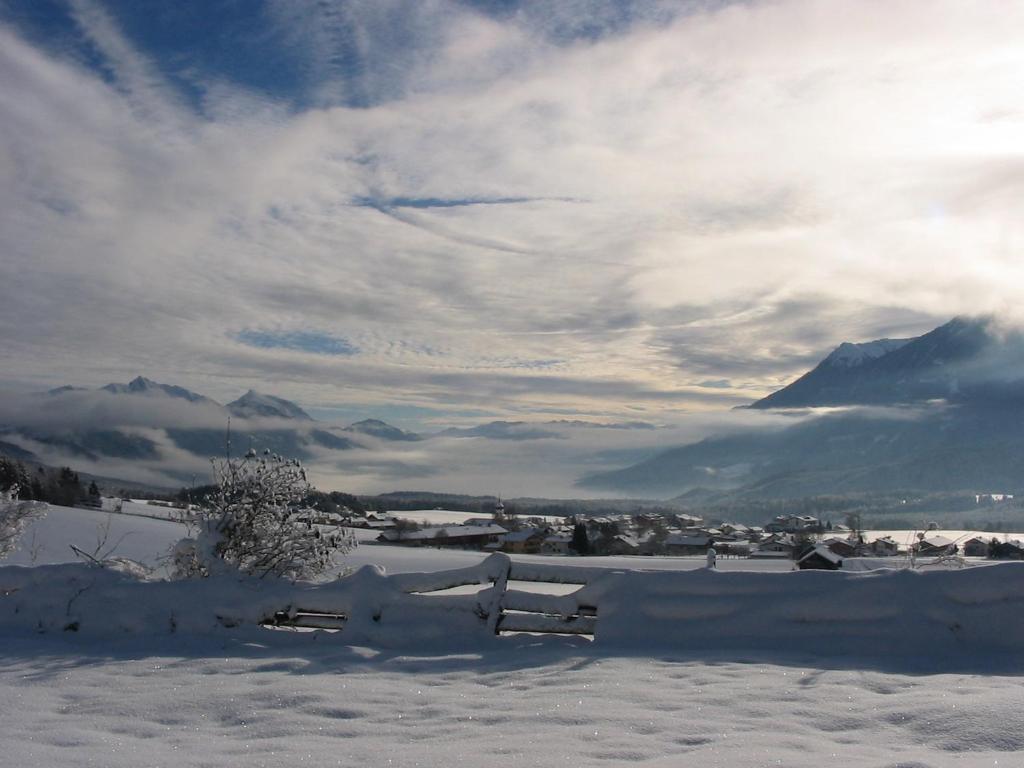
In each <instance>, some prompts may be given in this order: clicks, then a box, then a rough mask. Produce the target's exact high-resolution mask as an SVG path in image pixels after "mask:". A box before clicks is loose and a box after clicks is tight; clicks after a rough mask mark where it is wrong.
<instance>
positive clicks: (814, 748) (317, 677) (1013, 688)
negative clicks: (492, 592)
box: [0, 633, 1024, 768]
mask: <svg viewBox="0 0 1024 768" xmlns="http://www.w3.org/2000/svg"><path fill="white" fill-rule="evenodd" d="M264 634H267V635H270V637H269V639H263V640H261V641H259V642H255V641H254V640H253V639H252V638H248V639H245V640H241V639H240V640H238V641H231V642H227V643H224V642H221V643H215V644H202V643H194V644H189V643H182V642H172V641H171V640H167V641H161V642H157V643H153V642H152V641H147V642H144V643H143V642H139V641H132V640H123V641H115V642H113V643H109V642H107V643H104V644H102V645H99V644H89V643H83V642H81V641H76V640H75V639H73V638H66V637H49V636H47V637H38V638H37V637H31V638H5V639H4V654H3V657H2V659H0V696H2V697H0V701H2V702H3V704H2V705H0V707H2V708H0V716H2V718H3V723H4V727H3V730H2V731H0V755H2V757H0V763H2V764H3V765H9V766H35V765H39V766H43V765H45V766H110V767H111V768H117V767H121V766H123V767H124V768H138V767H139V766H175V767H178V766H226V765H251V766H293V765H315V766H323V765H340V766H353V767H355V766H396V767H403V766H409V767H412V766H424V767H434V766H438V767H442V766H456V765H468V766H499V765H527V766H616V765H623V764H627V763H628V764H641V765H648V766H673V767H675V766H679V765H695V766H723V767H727V768H762V767H763V766H779V765H781V766H787V767H789V768H797V767H802V766H806V767H807V768H819V767H820V766H821V765H837V766H865V767H867V768H895V767H896V766H902V768H911V767H913V768H946V767H949V768H953V767H957V768H968V767H970V768H974V767H976V766H977V767H979V768H980V766H1018V765H1021V764H1022V760H1024V752H1022V750H1024V707H1022V706H1021V704H1022V697H1021V683H1022V681H1021V679H1020V677H1019V676H1018V675H1017V673H1016V672H1011V673H1007V672H1005V671H998V672H997V671H987V672H985V671H983V672H978V671H975V672H964V671H935V670H930V669H929V668H928V667H927V665H924V666H922V667H921V668H911V669H886V668H877V667H871V666H866V667H865V666H864V665H863V664H861V663H860V662H858V661H857V660H856V659H835V660H822V659H821V658H816V659H814V660H813V661H811V660H800V659H796V658H795V659H788V660H779V659H773V660H770V661H768V660H759V659H757V658H756V657H754V656H752V657H749V658H746V659H742V660H736V659H724V658H714V657H710V658H709V657H702V658H686V657H676V658H666V657H653V658H649V657H629V656H615V657H608V656H604V655H597V654H595V653H593V652H592V651H591V650H590V649H588V648H586V647H585V646H583V645H581V643H580V641H576V642H572V641H565V640H554V641H550V642H549V641H543V642H541V641H536V640H534V639H532V638H526V637H523V638H522V639H515V638H509V639H508V640H509V642H508V643H506V644H503V646H502V648H501V649H500V651H493V652H489V653H484V654H465V655H455V656H446V657H429V656H423V657H416V656H388V655H378V654H376V653H375V652H374V651H372V650H370V649H365V648H352V647H347V646H345V645H344V644H343V643H342V642H341V641H340V636H338V635H335V636H331V635H322V636H319V637H316V636H314V635H309V634H305V635H302V634H288V635H284V633H264ZM314 638H315V639H314Z"/></svg>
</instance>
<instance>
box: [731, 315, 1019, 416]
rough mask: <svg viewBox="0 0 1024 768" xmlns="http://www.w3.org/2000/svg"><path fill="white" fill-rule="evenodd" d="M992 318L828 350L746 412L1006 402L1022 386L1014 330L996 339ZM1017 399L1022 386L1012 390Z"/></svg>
mask: <svg viewBox="0 0 1024 768" xmlns="http://www.w3.org/2000/svg"><path fill="white" fill-rule="evenodd" d="M994 323H995V321H994V319H993V318H991V317H983V318H964V317H956V318H954V319H953V320H951V321H949V322H948V323H946V324H945V325H941V326H939V327H938V328H935V329H934V330H932V331H929V332H928V333H926V334H924V335H922V336H918V337H917V338H913V339H880V340H878V341H872V342H866V343H860V344H851V343H849V342H845V343H843V344H841V345H839V346H838V347H837V348H836V349H835V350H833V351H832V352H831V353H830V354H829V355H828V356H827V357H826V358H825V359H824V360H822V361H821V362H820V363H819V364H818V365H817V366H815V367H814V368H813V369H812V370H810V371H808V372H807V373H805V374H804V375H803V376H801V377H800V378H799V379H797V380H796V381H794V382H793V383H792V384H789V385H788V386H786V387H783V388H782V389H780V390H778V391H777V392H773V393H772V394H770V395H768V396H767V397H764V398H762V399H761V400H758V401H757V402H755V403H753V404H752V405H750V406H749V407H751V408H757V409H763V408H813V407H823V406H842V405H905V404H912V403H923V402H927V401H929V400H939V399H942V400H949V401H954V402H966V401H969V400H982V399H987V398H992V397H1000V398H1002V397H1005V396H1006V395H1007V394H1011V392H1010V391H1009V390H1008V389H1007V384H1008V383H1010V382H1012V381H1014V375H1013V373H1014V370H1016V381H1018V382H1019V381H1024V343H1022V339H1021V334H1020V332H1018V331H1011V332H1008V333H998V332H996V331H995V329H994ZM1019 396H1020V397H1021V399H1022V400H1024V388H1022V389H1021V391H1020V392H1019Z"/></svg>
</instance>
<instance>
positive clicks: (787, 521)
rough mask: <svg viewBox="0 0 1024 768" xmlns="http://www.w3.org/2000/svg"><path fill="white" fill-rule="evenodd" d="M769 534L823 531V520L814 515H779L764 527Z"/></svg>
mask: <svg viewBox="0 0 1024 768" xmlns="http://www.w3.org/2000/svg"><path fill="white" fill-rule="evenodd" d="M764 529H765V530H766V531H768V532H769V533H810V532H815V531H821V530H822V527H821V520H819V519H818V518H816V517H814V516H812V515H779V516H778V517H776V518H775V519H774V520H772V521H771V522H770V523H768V525H766V526H765V527H764Z"/></svg>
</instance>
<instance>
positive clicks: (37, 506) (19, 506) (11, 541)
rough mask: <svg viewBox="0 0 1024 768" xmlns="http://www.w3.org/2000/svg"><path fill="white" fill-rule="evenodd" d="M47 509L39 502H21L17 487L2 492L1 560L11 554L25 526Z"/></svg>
mask: <svg viewBox="0 0 1024 768" xmlns="http://www.w3.org/2000/svg"><path fill="white" fill-rule="evenodd" d="M45 509H46V505H45V504H43V503H40V502H38V501H22V500H20V499H19V498H18V486H17V485H12V486H11V487H10V488H8V489H7V490H4V491H0V558H2V557H6V556H7V555H9V554H10V553H11V551H12V550H13V549H14V545H15V544H16V543H17V541H18V537H19V536H20V535H21V532H22V531H23V530H25V526H26V525H28V523H29V521H30V520H32V519H34V518H36V517H38V516H39V515H41V514H42V513H43V510H45Z"/></svg>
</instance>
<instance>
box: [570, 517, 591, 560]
mask: <svg viewBox="0 0 1024 768" xmlns="http://www.w3.org/2000/svg"><path fill="white" fill-rule="evenodd" d="M569 549H571V550H572V551H573V552H575V553H576V554H577V555H589V554H590V537H588V536H587V526H585V525H584V524H583V523H576V525H575V526H574V527H573V529H572V541H571V542H570V543H569Z"/></svg>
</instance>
